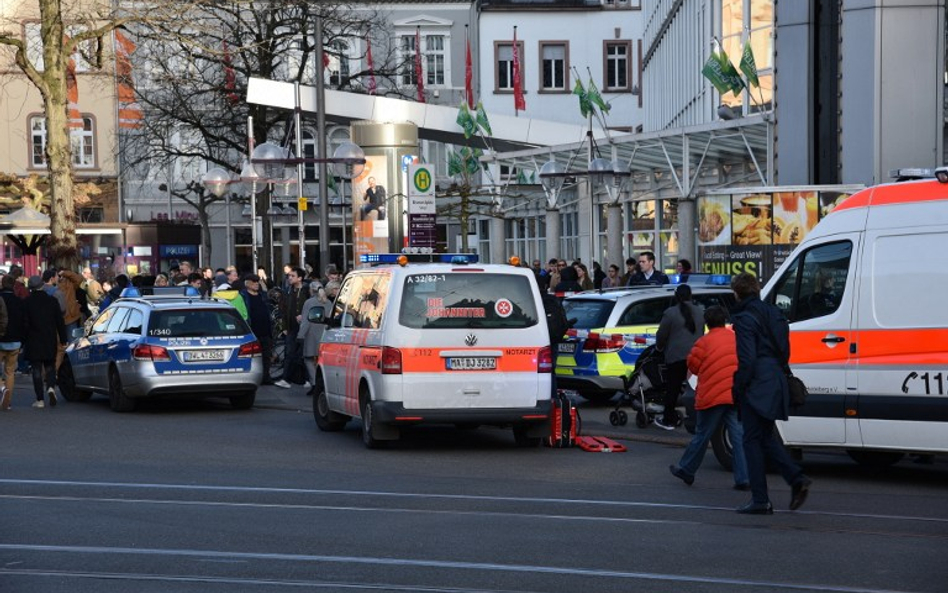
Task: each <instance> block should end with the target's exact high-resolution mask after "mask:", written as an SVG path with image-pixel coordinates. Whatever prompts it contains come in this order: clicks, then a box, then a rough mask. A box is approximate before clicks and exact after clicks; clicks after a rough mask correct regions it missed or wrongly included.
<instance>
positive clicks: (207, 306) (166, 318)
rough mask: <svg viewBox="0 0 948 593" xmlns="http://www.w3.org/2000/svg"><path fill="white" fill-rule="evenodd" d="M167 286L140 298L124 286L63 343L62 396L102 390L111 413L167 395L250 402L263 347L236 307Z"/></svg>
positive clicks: (76, 398)
mask: <svg viewBox="0 0 948 593" xmlns="http://www.w3.org/2000/svg"><path fill="white" fill-rule="evenodd" d="M155 291H156V292H157V289H155ZM171 292H172V294H171V295H168V294H167V293H166V294H161V295H159V294H155V295H153V296H142V295H141V294H140V292H138V291H137V290H136V289H126V292H124V293H123V295H122V297H123V298H120V299H118V300H116V301H115V302H114V303H113V304H112V305H110V306H109V307H108V308H107V309H105V310H104V311H102V312H101V313H100V314H99V315H98V316H97V317H96V318H95V320H94V321H93V322H92V323H91V325H90V326H88V329H87V330H85V331H84V332H83V335H82V336H80V337H78V338H76V339H75V340H73V341H72V342H71V343H70V344H69V345H68V346H67V347H66V356H65V358H64V360H63V363H62V365H61V367H60V369H59V381H58V382H59V389H60V391H61V392H62V395H63V397H64V398H66V400H67V401H73V402H80V401H86V400H88V399H89V398H90V397H91V396H92V394H93V393H104V394H108V396H109V403H110V404H111V407H112V409H113V410H114V411H116V412H130V411H132V410H134V409H135V405H136V402H137V401H138V400H140V399H142V398H160V397H169V396H174V397H182V396H185V397H198V398H205V397H223V398H228V399H229V400H230V403H231V405H232V406H233V407H235V408H238V409H247V408H251V407H252V406H253V403H254V400H255V398H256V393H257V387H258V386H259V385H260V382H261V380H262V379H263V361H262V358H261V355H262V350H261V347H260V343H259V342H258V341H257V339H256V338H255V337H254V335H253V332H251V330H250V327H249V326H248V325H247V323H246V322H245V321H244V320H243V318H242V317H241V316H240V313H239V312H238V311H237V309H235V308H234V307H233V306H232V305H231V304H230V303H227V302H226V301H223V300H215V299H202V298H200V296H199V295H196V296H191V295H186V294H184V292H185V289H181V290H180V291H175V290H173V291H171ZM175 293H177V294H175Z"/></svg>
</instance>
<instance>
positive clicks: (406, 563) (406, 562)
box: [0, 544, 909, 593]
mask: <svg viewBox="0 0 948 593" xmlns="http://www.w3.org/2000/svg"><path fill="white" fill-rule="evenodd" d="M0 550H15V551H21V552H42V553H50V552H53V553H55V552H60V553H73V554H107V555H110V556H114V555H115V554H127V555H131V556H159V557H162V556H163V557H168V556H176V557H179V558H198V559H207V558H215V559H216V558H226V559H240V560H263V561H284V562H324V563H332V564H355V565H373V566H393V567H397V568H432V569H449V570H470V571H488V572H501V573H519V574H537V575H558V576H579V577H595V578H603V579H628V580H648V581H666V582H679V583H702V584H709V583H710V584H716V585H727V586H738V587H752V588H754V589H757V590H762V589H764V588H766V589H790V590H805V591H831V592H837V593H909V592H908V591H898V590H893V589H870V588H865V587H845V586H837V585H825V584H814V583H781V582H775V581H760V580H747V579H733V578H722V577H710V576H686V575H673V574H661V573H650V572H626V571H619V570H598V569H591V568H568V567H563V566H538V565H530V564H495V563H491V562H460V561H450V560H418V559H412V558H378V557H365V556H327V555H321V554H279V553H259V552H221V551H214V550H188V549H173V548H168V549H166V548H124V547H107V546H50V545H32V544H0ZM5 572H6V571H4V570H3V569H0V574H4V573H5Z"/></svg>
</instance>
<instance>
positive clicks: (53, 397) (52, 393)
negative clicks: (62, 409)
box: [46, 387, 56, 408]
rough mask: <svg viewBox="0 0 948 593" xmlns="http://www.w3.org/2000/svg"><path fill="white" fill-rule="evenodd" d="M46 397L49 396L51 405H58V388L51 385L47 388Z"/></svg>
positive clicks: (52, 406) (53, 406)
mask: <svg viewBox="0 0 948 593" xmlns="http://www.w3.org/2000/svg"><path fill="white" fill-rule="evenodd" d="M46 397H48V398H49V407H51V408H55V407H56V390H55V389H53V388H52V387H50V388H49V389H47V390H46Z"/></svg>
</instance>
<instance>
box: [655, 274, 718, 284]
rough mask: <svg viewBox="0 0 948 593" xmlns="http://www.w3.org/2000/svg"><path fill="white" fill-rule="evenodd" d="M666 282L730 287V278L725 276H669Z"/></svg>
mask: <svg viewBox="0 0 948 593" xmlns="http://www.w3.org/2000/svg"><path fill="white" fill-rule="evenodd" d="M668 281H669V283H671V284H690V285H692V286H695V285H697V284H705V285H707V286H730V285H731V277H730V276H728V275H727V274H670V275H669V276H668Z"/></svg>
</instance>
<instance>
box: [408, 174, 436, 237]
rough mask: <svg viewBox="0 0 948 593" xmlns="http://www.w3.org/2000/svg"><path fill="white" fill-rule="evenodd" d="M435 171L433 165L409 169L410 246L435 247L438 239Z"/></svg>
mask: <svg viewBox="0 0 948 593" xmlns="http://www.w3.org/2000/svg"><path fill="white" fill-rule="evenodd" d="M434 180H435V177H434V169H433V168H432V167H431V165H424V164H412V165H411V166H409V167H408V246H409V247H434V246H435V244H436V242H437V237H438V232H437V231H438V220H437V208H436V206H435V183H434Z"/></svg>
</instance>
